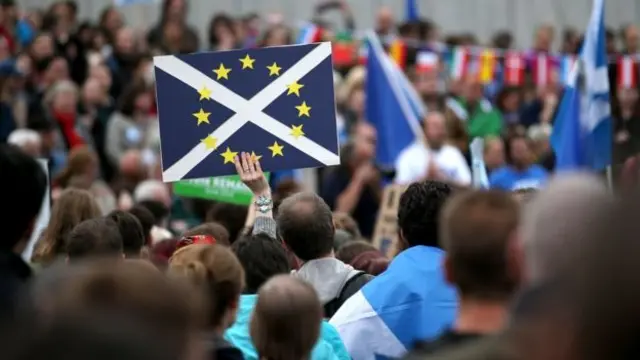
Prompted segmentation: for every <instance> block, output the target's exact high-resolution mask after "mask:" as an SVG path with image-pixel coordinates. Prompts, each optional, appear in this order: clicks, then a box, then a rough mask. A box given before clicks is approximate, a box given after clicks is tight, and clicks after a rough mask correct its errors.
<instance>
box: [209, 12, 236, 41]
mask: <svg viewBox="0 0 640 360" xmlns="http://www.w3.org/2000/svg"><path fill="white" fill-rule="evenodd" d="M218 26H224V27H226V28H227V29H228V30H229V31H230V32H232V33H233V34H235V29H234V27H233V19H232V18H231V17H230V16H229V15H227V14H217V15H216V16H214V17H213V18H212V19H211V22H210V23H209V32H208V35H209V46H210V47H211V48H214V47H216V46H218V43H219V42H220V39H218V37H217V36H216V33H215V29H216V28H217V27H218Z"/></svg>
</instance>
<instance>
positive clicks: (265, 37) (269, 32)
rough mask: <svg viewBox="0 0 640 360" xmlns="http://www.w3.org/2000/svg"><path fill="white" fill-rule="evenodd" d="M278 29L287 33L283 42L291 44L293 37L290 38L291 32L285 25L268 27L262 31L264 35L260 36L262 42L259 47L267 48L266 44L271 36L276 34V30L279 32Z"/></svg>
mask: <svg viewBox="0 0 640 360" xmlns="http://www.w3.org/2000/svg"><path fill="white" fill-rule="evenodd" d="M280 29H284V30H286V31H287V38H286V39H285V42H286V43H287V44H291V43H292V42H293V37H292V36H291V30H290V29H289V28H288V27H286V26H285V25H281V24H280V25H273V26H270V27H269V28H267V29H266V30H265V31H264V34H263V36H262V41H260V47H263V46H267V42H268V41H269V39H271V37H272V36H273V33H274V32H276V30H280Z"/></svg>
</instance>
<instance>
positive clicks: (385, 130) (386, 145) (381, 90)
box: [366, 33, 425, 167]
mask: <svg viewBox="0 0 640 360" xmlns="http://www.w3.org/2000/svg"><path fill="white" fill-rule="evenodd" d="M367 47H368V59H367V81H366V92H367V102H366V115H367V119H368V120H369V122H370V123H371V124H372V125H373V126H375V128H376V130H377V131H378V148H377V152H376V159H377V161H378V163H380V164H381V165H383V166H387V167H392V166H394V164H395V161H396V159H397V157H398V155H400V152H401V151H402V150H404V148H406V147H407V146H409V145H410V144H411V143H413V142H414V141H415V140H416V139H419V138H422V130H421V128H420V121H421V120H422V117H423V116H424V112H425V109H424V105H422V102H421V101H420V99H419V97H418V95H417V94H416V93H415V90H414V89H413V87H412V86H411V83H410V82H409V80H408V79H407V78H406V76H405V75H404V73H403V72H402V70H400V68H399V67H398V66H397V65H395V63H394V62H393V60H391V58H389V56H388V55H387V54H386V53H385V51H384V49H383V47H382V44H381V43H380V40H379V39H378V37H377V36H376V35H375V34H372V33H370V34H369V35H368V36H367Z"/></svg>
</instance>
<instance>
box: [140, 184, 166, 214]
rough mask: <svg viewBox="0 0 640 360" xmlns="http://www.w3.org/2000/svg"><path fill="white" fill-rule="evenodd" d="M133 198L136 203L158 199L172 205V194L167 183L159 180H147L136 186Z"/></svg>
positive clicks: (164, 203)
mask: <svg viewBox="0 0 640 360" xmlns="http://www.w3.org/2000/svg"><path fill="white" fill-rule="evenodd" d="M133 200H134V201H135V202H136V203H139V202H142V201H147V200H150V201H158V202H160V203H162V204H163V205H164V206H166V207H167V208H169V207H170V206H171V194H170V193H169V189H168V188H167V185H166V184H165V183H163V182H162V181H158V180H146V181H143V182H141V183H140V184H138V186H136V189H135V191H134V192H133Z"/></svg>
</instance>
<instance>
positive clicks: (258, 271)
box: [231, 234, 291, 294]
mask: <svg viewBox="0 0 640 360" xmlns="http://www.w3.org/2000/svg"><path fill="white" fill-rule="evenodd" d="M231 249H232V250H233V252H234V253H235V254H236V256H237V257H238V260H239V261H240V264H242V267H243V268H244V275H245V293H248V294H255V293H257V292H258V289H259V288H260V287H261V286H262V285H263V284H264V283H265V282H266V281H267V280H269V279H271V278H272V277H274V276H276V275H280V274H288V273H289V272H290V271H291V266H290V264H289V258H288V257H287V253H286V251H285V249H284V246H283V245H282V244H281V243H280V242H277V241H276V240H274V239H272V238H270V237H269V236H267V235H265V234H259V235H250V236H245V237H243V238H242V239H239V240H238V241H236V242H234V243H233V245H231Z"/></svg>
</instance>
